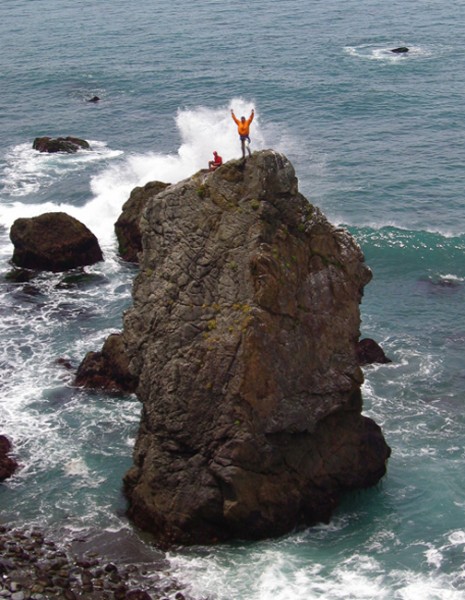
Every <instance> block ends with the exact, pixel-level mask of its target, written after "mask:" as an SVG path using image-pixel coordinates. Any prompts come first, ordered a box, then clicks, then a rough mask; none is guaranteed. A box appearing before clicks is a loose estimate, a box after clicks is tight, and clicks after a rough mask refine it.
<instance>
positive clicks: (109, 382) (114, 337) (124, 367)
mask: <svg viewBox="0 0 465 600" xmlns="http://www.w3.org/2000/svg"><path fill="white" fill-rule="evenodd" d="M74 385H77V386H79V387H81V386H82V387H86V388H92V389H104V390H108V391H112V392H134V391H135V390H136V386H137V379H136V378H135V377H134V376H133V375H132V374H131V373H130V372H129V361H128V358H127V354H126V349H125V347H124V342H123V339H122V337H121V334H119V333H113V334H111V335H109V336H108V337H107V339H106V340H105V343H104V344H103V347H102V350H101V352H88V353H87V354H86V356H85V357H84V360H83V361H82V362H81V364H80V365H79V367H78V370H77V373H76V378H75V381H74Z"/></svg>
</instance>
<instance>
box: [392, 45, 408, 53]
mask: <svg viewBox="0 0 465 600" xmlns="http://www.w3.org/2000/svg"><path fill="white" fill-rule="evenodd" d="M408 51H409V49H408V48H407V47H406V46H399V48H393V49H392V50H391V52H395V53H396V54H405V53H406V52H408Z"/></svg>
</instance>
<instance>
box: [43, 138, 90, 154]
mask: <svg viewBox="0 0 465 600" xmlns="http://www.w3.org/2000/svg"><path fill="white" fill-rule="evenodd" d="M32 147H33V149H34V150H38V151H39V152H49V153H53V152H67V153H68V154H74V153H75V152H77V151H78V150H90V144H89V142H87V141H86V140H82V139H81V138H77V137H73V136H67V137H65V138H63V137H58V138H52V137H48V136H43V137H38V138H35V140H34V142H33V144H32Z"/></svg>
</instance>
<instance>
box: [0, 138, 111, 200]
mask: <svg viewBox="0 0 465 600" xmlns="http://www.w3.org/2000/svg"><path fill="white" fill-rule="evenodd" d="M89 143H90V145H91V148H92V150H81V151H78V152H76V153H75V154H64V153H60V152H58V153H54V154H48V153H45V152H37V150H33V148H32V146H31V145H30V144H18V145H17V146H15V147H14V148H12V149H11V150H10V151H9V152H8V153H7V154H6V156H5V159H4V160H5V163H6V166H5V168H4V170H3V174H2V177H1V178H0V185H1V186H2V187H3V193H4V194H7V195H9V196H11V197H24V196H28V195H29V194H33V193H36V192H38V191H39V190H40V189H41V188H44V187H50V186H52V185H53V184H54V182H55V181H56V180H57V179H58V178H63V177H65V176H66V175H67V174H68V173H71V172H75V171H81V170H83V169H84V168H85V167H86V166H87V165H88V164H90V163H95V162H98V161H102V160H109V159H113V158H115V157H117V156H119V155H120V154H122V152H121V151H119V150H110V149H108V148H107V145H106V143H105V142H100V141H90V142H89Z"/></svg>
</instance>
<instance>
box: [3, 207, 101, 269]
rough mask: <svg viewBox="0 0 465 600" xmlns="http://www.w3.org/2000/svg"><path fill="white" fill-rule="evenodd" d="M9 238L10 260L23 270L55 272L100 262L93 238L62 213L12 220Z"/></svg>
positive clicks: (95, 240) (86, 230) (96, 244)
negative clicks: (11, 243) (12, 249)
mask: <svg viewBox="0 0 465 600" xmlns="http://www.w3.org/2000/svg"><path fill="white" fill-rule="evenodd" d="M10 238H11V241H12V242H13V245H14V252H13V258H12V261H13V263H14V264H15V265H17V266H18V267H22V268H24V269H36V270H42V271H54V272H59V271H67V270H68V269H74V268H76V267H82V266H86V265H92V264H94V263H96V262H99V261H101V260H103V255H102V250H101V249H100V246H99V243H98V240H97V238H96V237H95V235H94V234H93V233H92V232H91V231H89V229H87V227H86V226H85V225H84V224H83V223H81V222H80V221H78V220H77V219H75V218H74V217H71V216H69V215H67V214H66V213H62V212H55V213H44V214H42V215H40V216H38V217H31V218H22V219H16V221H15V222H14V223H13V225H12V226H11V230H10Z"/></svg>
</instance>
